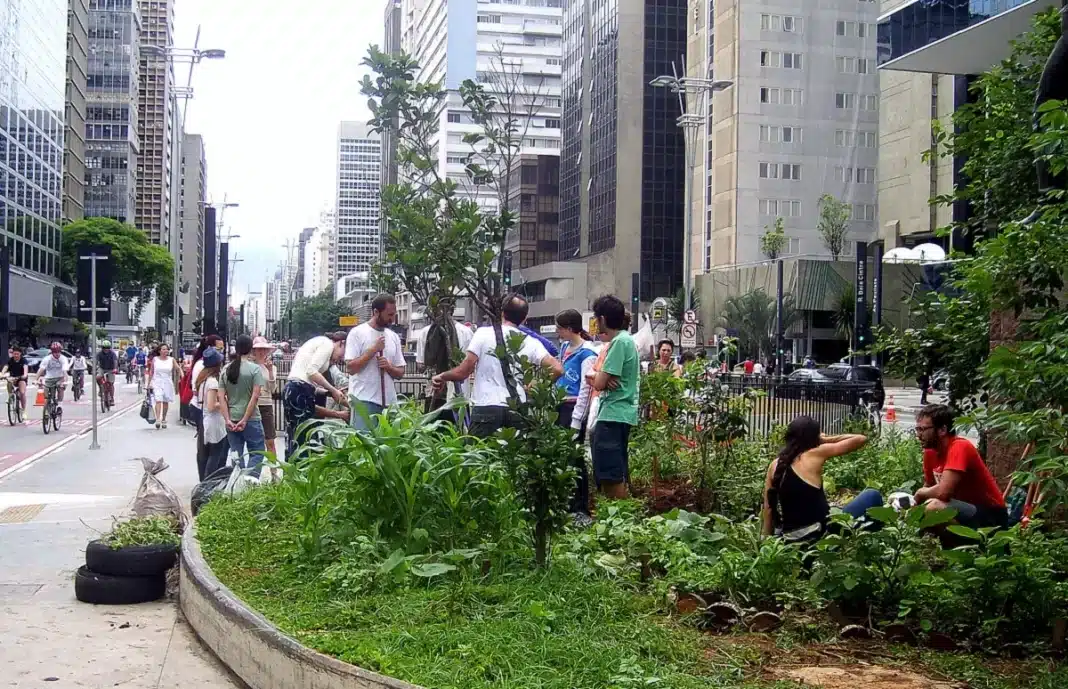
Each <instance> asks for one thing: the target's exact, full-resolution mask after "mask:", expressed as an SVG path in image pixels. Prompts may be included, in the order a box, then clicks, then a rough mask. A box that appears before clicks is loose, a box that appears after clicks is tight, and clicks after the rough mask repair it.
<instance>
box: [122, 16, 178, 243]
mask: <svg viewBox="0 0 1068 689" xmlns="http://www.w3.org/2000/svg"><path fill="white" fill-rule="evenodd" d="M108 2H109V3H110V2H114V3H115V4H125V3H126V0H108ZM138 3H139V7H140V10H141V21H142V32H141V40H140V44H141V45H142V46H152V47H153V48H156V49H159V50H162V51H164V54H163V55H159V54H151V53H146V52H145V51H142V54H141V71H140V79H139V88H138V111H137V115H138V128H137V129H138V136H139V137H140V143H141V147H140V156H139V159H138V162H137V170H136V172H137V175H136V185H137V186H136V189H137V193H136V197H135V204H134V223H135V224H136V225H137V227H138V228H140V229H142V230H144V232H145V233H146V234H147V235H148V238H149V240H150V241H151V242H152V243H154V244H161V245H163V246H169V245H170V241H171V202H172V199H171V175H172V174H179V171H178V170H177V169H176V168H175V166H174V165H173V161H172V159H171V158H172V148H173V137H174V117H175V113H174V106H173V98H172V97H171V95H172V90H173V89H174V69H173V67H172V65H171V63H170V62H169V60H168V58H167V56H166V51H168V50H170V49H171V48H172V47H173V45H174V0H138ZM174 202H175V203H177V199H174Z"/></svg>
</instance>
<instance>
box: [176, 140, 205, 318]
mask: <svg viewBox="0 0 1068 689" xmlns="http://www.w3.org/2000/svg"><path fill="white" fill-rule="evenodd" d="M181 175H182V177H181V183H182V186H181V203H182V205H181V208H180V209H179V213H180V215H179V224H178V256H179V259H178V268H179V271H180V277H179V283H180V286H181V287H182V288H183V289H184V290H185V291H184V292H179V296H178V302H179V308H181V310H182V331H183V332H189V331H190V330H192V327H193V321H194V320H195V319H198V318H200V316H199V314H200V313H201V309H202V301H203V295H202V290H203V282H204V242H205V239H204V209H205V205H206V204H207V198H208V180H207V175H208V161H207V157H206V156H205V153H204V139H203V138H202V137H201V136H200V135H199V134H189V133H186V134H185V136H184V137H182V160H181Z"/></svg>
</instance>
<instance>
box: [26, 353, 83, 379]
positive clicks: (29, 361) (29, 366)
mask: <svg viewBox="0 0 1068 689" xmlns="http://www.w3.org/2000/svg"><path fill="white" fill-rule="evenodd" d="M51 353H52V350H50V349H49V348H48V347H40V348H38V349H27V350H26V352H25V353H24V355H23V356H24V357H25V359H26V370H27V371H29V372H30V373H37V369H38V368H39V367H40V366H41V359H44V358H45V357H46V356H48V355H49V354H51ZM60 353H61V354H62V355H63V356H65V357H67V359H68V360H69V359H73V358H74V355H73V354H71V353H70V352H68V351H67V350H65V349H64V350H63V351H62V352H60Z"/></svg>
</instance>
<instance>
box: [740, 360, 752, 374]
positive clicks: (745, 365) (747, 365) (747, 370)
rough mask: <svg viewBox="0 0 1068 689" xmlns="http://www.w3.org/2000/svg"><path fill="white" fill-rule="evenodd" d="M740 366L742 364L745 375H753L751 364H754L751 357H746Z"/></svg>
mask: <svg viewBox="0 0 1068 689" xmlns="http://www.w3.org/2000/svg"><path fill="white" fill-rule="evenodd" d="M742 366H743V369H742V370H744V371H745V375H747V376H751V375H753V366H754V364H753V359H752V358H749V359H746V360H745V363H743V364H742Z"/></svg>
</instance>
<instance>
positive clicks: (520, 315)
mask: <svg viewBox="0 0 1068 689" xmlns="http://www.w3.org/2000/svg"><path fill="white" fill-rule="evenodd" d="M529 310H530V306H529V305H528V304H527V300H526V299H524V298H523V297H521V296H519V295H510V296H508V297H505V300H504V308H503V309H502V311H503V316H504V319H503V320H504V322H503V324H502V326H501V328H502V330H503V333H502V334H503V336H504V342H505V343H507V342H508V340H509V339H511V338H512V337H513V336H514V335H516V334H520V335H523V345H522V346H521V347H520V348H519V356H521V357H523V358H525V359H527V360H528V361H530V362H532V363H536V364H539V365H541V366H543V367H545V368H547V369H550V370H551V371H552V372H553V378H554V379H555V378H559V377H560V376H561V375H562V374H563V372H564V371H563V368H562V367H561V365H560V362H559V360H557V358H556V357H554V356H553V355H552V354H549V352H548V350H547V349H545V346H544V345H543V344H542V343H541V342H538V340H537V339H536V338H533V337H530V336H529V335H525V334H523V333H521V332H520V331H519V326H520V325H522V324H523V321H525V320H526V319H527V312H528V311H529ZM497 344H498V343H497V336H496V333H495V332H494V329H493V328H492V327H489V326H487V327H483V328H479V329H478V330H477V331H475V335H474V337H472V338H471V342H470V344H468V345H467V357H466V358H465V359H464V360H463V361H462V362H460V365H459V366H457V367H455V368H453V369H451V370H449V371H445V372H444V373H439V374H438V375H436V376H434V381H433V382H434V387H435V388H437V389H441V388H442V387H443V386H444V385H445V384H446V383H450V382H453V381H463V380H467V379H468V378H469V377H470V376H471V372H472V371H473V372H474V373H475V382H474V385H472V387H471V404H472V409H471V426H470V429H469V430H470V433H471V435H473V436H476V437H479V438H488V437H489V436H491V435H493V434H494V433H496V432H497V431H498V430H500V429H501V428H505V427H507V426H512V427H515V426H516V422H517V419H516V418H515V413H514V412H513V411H512V410H511V409H510V408H509V406H508V401H509V398H511V397H512V393H511V391H510V390H509V386H508V384H507V382H506V381H505V379H504V372H503V371H502V369H501V362H500V361H498V360H497ZM509 368H510V369H511V372H512V377H513V378H514V381H515V382H514V389H515V393H516V397H518V400H517V401H518V402H520V403H522V402H526V399H527V396H526V390H524V388H523V381H522V377H521V371H520V370H519V366H518V363H517V362H512V363H511V366H510V367H509Z"/></svg>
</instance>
